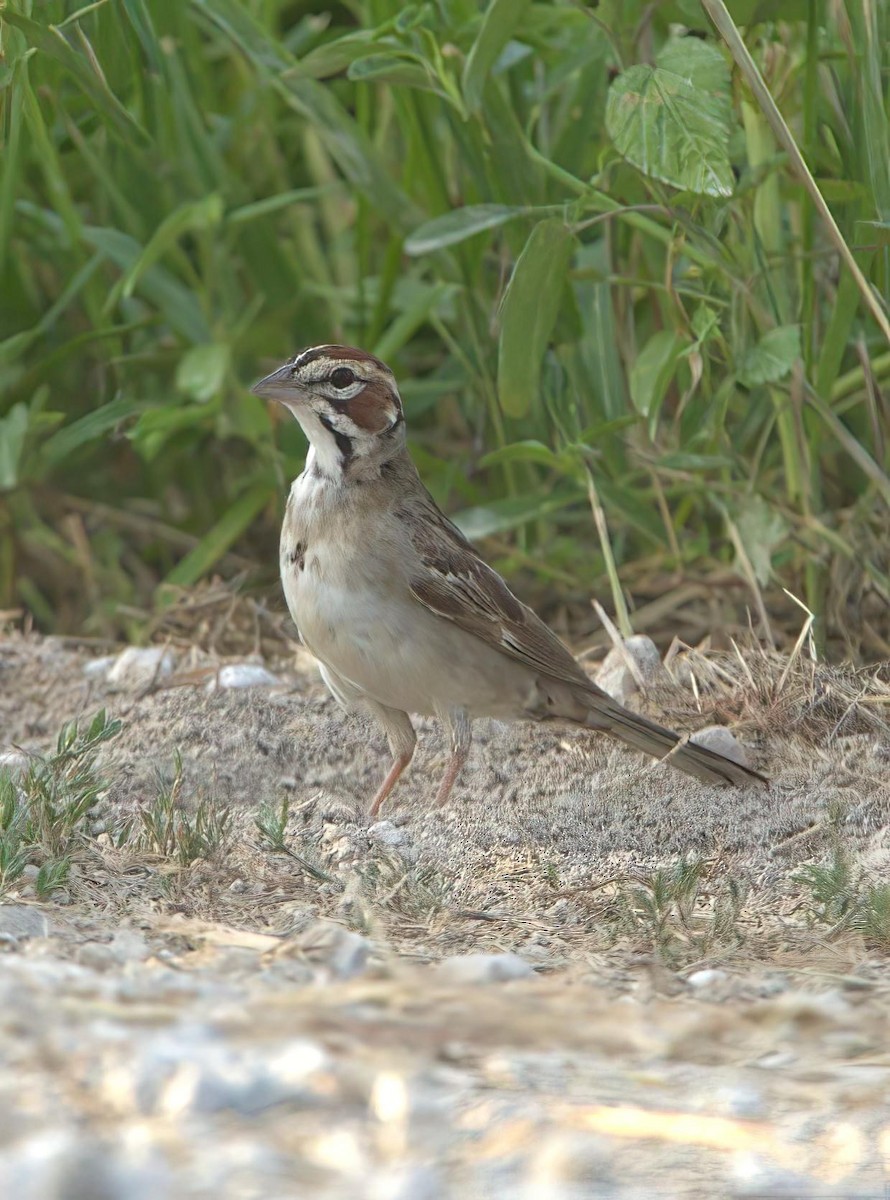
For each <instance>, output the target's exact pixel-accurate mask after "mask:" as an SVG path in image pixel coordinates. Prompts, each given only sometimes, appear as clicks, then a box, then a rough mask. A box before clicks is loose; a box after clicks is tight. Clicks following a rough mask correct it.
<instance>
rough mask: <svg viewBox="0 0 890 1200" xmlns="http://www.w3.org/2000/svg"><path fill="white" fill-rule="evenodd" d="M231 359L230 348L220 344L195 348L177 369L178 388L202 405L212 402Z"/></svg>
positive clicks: (181, 360)
mask: <svg viewBox="0 0 890 1200" xmlns="http://www.w3.org/2000/svg"><path fill="white" fill-rule="evenodd" d="M229 357H230V353H229V347H228V346H226V345H223V344H222V343H220V342H210V343H208V344H207V345H203V346H193V347H192V348H191V350H189V351H188V353H186V354H185V355H183V357H182V359H180V362H179V366H178V367H177V369H176V386H177V388H178V389H179V391H181V392H183V393H184V394H185V395H186V396H190V397H191V398H192V399H193V400H197V401H199V402H200V403H204V402H206V401H207V400H212V399H213V397H214V396H215V395H216V394H217V393H218V392H219V390H220V388H221V387H222V384H223V380H224V379H225V377H226V371H227V370H228V367H229Z"/></svg>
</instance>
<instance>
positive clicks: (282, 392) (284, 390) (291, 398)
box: [250, 364, 300, 404]
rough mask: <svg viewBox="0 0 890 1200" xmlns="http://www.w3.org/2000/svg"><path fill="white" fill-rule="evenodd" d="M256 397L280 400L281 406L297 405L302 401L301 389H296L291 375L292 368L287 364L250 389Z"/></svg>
mask: <svg viewBox="0 0 890 1200" xmlns="http://www.w3.org/2000/svg"><path fill="white" fill-rule="evenodd" d="M250 390H251V391H252V392H253V394H254V395H255V396H263V397H265V398H266V399H268V400H278V401H279V402H280V403H281V404H297V403H299V400H300V389H299V388H296V387H294V381H293V379H292V378H291V375H290V367H289V366H288V365H287V364H285V365H284V366H283V367H279V368H278V370H277V371H273V372H272V374H271V375H267V376H266V378H265V379H261V380H260V381H259V383H255V384H254V385H253V387H252V388H251V389H250Z"/></svg>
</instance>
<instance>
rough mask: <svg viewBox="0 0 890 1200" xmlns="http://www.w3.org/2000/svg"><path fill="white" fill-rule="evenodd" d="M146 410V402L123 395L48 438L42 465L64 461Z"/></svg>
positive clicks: (43, 452) (41, 455) (43, 447)
mask: <svg viewBox="0 0 890 1200" xmlns="http://www.w3.org/2000/svg"><path fill="white" fill-rule="evenodd" d="M144 407H145V404H144V402H143V401H140V400H134V399H133V397H132V396H119V397H118V398H117V399H116V400H112V401H111V402H110V403H109V404H103V405H102V406H101V408H96V409H94V410H93V411H92V412H90V413H86V415H85V416H83V417H79V418H78V419H77V420H76V421H72V422H71V423H70V424H68V425H64V426H63V427H62V428H61V429H59V430H57V432H56V433H54V434H53V435H52V437H50V438H47V440H46V441H45V442H44V443H43V446H42V447H41V449H40V459H41V462H42V463H43V465H44V466H45V467H53V466H55V465H56V464H57V463H60V462H64V461H65V459H66V458H67V457H68V455H69V454H71V453H72V452H73V451H74V450H77V449H78V447H80V446H84V445H86V443H87V442H94V441H96V439H97V438H100V437H103V436H104V434H106V433H107V432H108V431H109V429H114V427H115V426H116V425H119V424H120V423H121V421H123V420H125V419H126V418H127V417H132V416H135V414H136V413H139V412H141V411H142V409H143V408H144Z"/></svg>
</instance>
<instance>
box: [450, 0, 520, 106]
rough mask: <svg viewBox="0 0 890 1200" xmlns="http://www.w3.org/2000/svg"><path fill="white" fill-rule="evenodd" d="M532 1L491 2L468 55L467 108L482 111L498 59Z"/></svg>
mask: <svg viewBox="0 0 890 1200" xmlns="http://www.w3.org/2000/svg"><path fill="white" fill-rule="evenodd" d="M528 6H529V0H491V3H490V4H489V6H488V8H487V9H486V12H485V16H484V17H483V18H482V28H481V29H480V30H479V34H478V36H477V38H476V40H475V42H474V43H473V45H472V47H471V49H470V53H469V54H468V55H467V62H466V66H465V67H464V77H463V93H464V99H465V101H466V104H467V108H468V109H469V110H470V112H476V111H478V110H479V109H480V108H481V107H482V93H483V92H484V90H485V83H486V80H487V79H488V76H489V73H490V72H491V68H492V67H493V66H494V64H495V61H496V60H497V57H498V55H499V54H500V52H501V51H502V50H503V48H504V46H506V44H507V42H508V41H509V40H510V38H511V37H512V36H513V32H514V30H516V29H517V28H518V27H520V26H521V24H522V20H523V18H524V17H525V13H526V10H527V8H528Z"/></svg>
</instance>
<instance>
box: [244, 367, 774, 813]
mask: <svg viewBox="0 0 890 1200" xmlns="http://www.w3.org/2000/svg"><path fill="white" fill-rule="evenodd" d="M253 391H254V393H255V394H256V395H258V396H262V397H267V398H270V399H273V400H277V401H279V402H280V403H281V404H283V405H284V406H285V407H286V408H288V409H290V411H291V413H292V414H293V415H294V417H296V419H297V421H298V422H299V423H300V425H301V426H302V428H303V432H304V433H305V434H306V437H307V439H308V441H309V452H308V455H307V458H306V464H305V469H304V471H303V473H302V474H301V475H300V476H299V477H298V478H297V479H296V480H295V481H294V483H293V485H292V487H291V490H290V496H289V499H288V502H287V509H286V512H285V517H284V524H283V528H282V531H281V553H280V561H281V581H282V585H283V588H284V595H285V598H286V600H287V605H288V608H289V609H290V613H291V616H292V617H293V620H294V623H295V624H296V627H297V630H298V632H299V636H300V639H301V641H302V642H303V643H304V644H305V645H306V647H307V648H308V649H309V650H310V651H311V653H312V654H313V655H314V656H315V658H317V659H318V662H319V664H320V667H321V674H322V677H323V678H324V681H325V683H326V684H327V686H328V688H329V689H330V691H331V693H332V694H333V696H334V697H335V699H336V700H337V701H338V703H339V704H340V705H342V706H343V707H344V708H346V709H359V710H364V712H366V713H368V714H370V715H371V716H372V717H374V718H375V719H376V721H377V722H378V723H379V725H380V726H381V728H382V729H383V731H384V733H385V734H386V737H387V740H388V742H389V748H390V751H391V753H392V765H391V766H390V768H389V771H388V773H387V775H386V777H385V778H384V780H383V782H382V783H381V784H380V787H379V788H378V790H377V793H376V795H375V796H374V798H373V801H372V803H371V807H370V812H369V815H370V816H371V817H376V816H377V814H378V812H379V810H380V806H381V805H382V804H383V802H384V801H385V800H386V798H387V796H389V794H390V792H391V791H392V789H393V787H394V786H395V784H396V782H397V781H398V779H399V776H400V775H401V774H402V772H403V771H404V770H405V768H406V767H407V766H408V764H409V762H410V761H411V758H412V755H413V754H414V748H415V745H416V741H417V738H416V734H415V732H414V727H413V725H412V723H411V716H410V714H412V713H413V714H421V715H424V716H435V717H437V718H438V719H439V720H440V721H441V722H442V723H443V725H444V726H445V729H446V730H447V732H448V735H449V737H450V742H451V755H450V758H449V760H448V763H447V766H446V768H445V772H444V775H443V777H442V780H441V783H440V785H439V789H438V793H437V796H436V800H437V803H438V804H444V803H445V802H446V801H447V799H448V797H449V796H450V794H451V790H452V788H453V787H454V783H455V780H456V779H457V777H458V775H459V774H460V771H461V768H462V767H463V765H464V763H465V762H466V760H467V756H468V754H469V750H470V741H471V729H472V722H473V720H474V719H475V718H477V717H494V718H496V719H497V720H500V721H560V722H567V723H569V724H572V725H578V726H583V727H585V728H587V729H592V730H597V731H599V732H601V733H605V734H608V735H609V736H610V737H613V738H617V739H618V740H619V741H621V742H625V743H626V744H627V745H628V746H631V747H633V749H635V750H642V751H644V752H645V753H646V754H651V755H654V756H656V757H658V758H663V757H666V756H667V759H668V761H669V762H670V765H671V766H673V767H678V768H679V769H680V770H681V771H685V772H686V773H687V774H689V775H693V776H695V777H696V778H697V779H700V780H703V781H705V782H706V783H719V784H722V783H731V784H738V785H745V784H750V783H754V782H766V780H765V779H764V777H763V776H762V775H759V774H758V773H757V772H756V771H753V770H749V769H748V768H747V767H745V766H742V765H741V764H739V763H737V762H733V761H732V760H730V759H728V758H725V757H724V756H723V755H721V754H718V753H716V752H715V751H713V750H709V749H707V748H706V747H704V746H699V745H696V744H695V743H694V742H689V741H685V740H682V739H681V738H680V737H679V735H678V734H676V733H674V732H672V731H671V730H669V729H664V728H662V727H661V726H660V725H657V724H655V723H654V722H653V721H649V720H647V719H646V718H645V717H642V716H640V715H639V714H638V713H635V712H631V711H630V710H628V709H626V708H624V707H623V706H622V705H621V704H619V703H618V702H617V701H616V700H613V699H612V697H611V696H609V695H608V694H607V693H606V692H604V691H603V690H602V688H599V687H597V685H596V684H595V683H594V682H593V681H592V680H591V679H589V678H588V677H587V675H586V674H585V672H584V671H583V670H582V669H581V667H580V666H579V665H578V663H577V662H576V661H575V659H574V657H573V656H572V654H571V653H570V652H569V650H568V649H567V648H566V647H565V646H564V645H563V643H562V642H561V641H560V640H559V638H558V637H557V636H556V635H555V634H554V633H552V632H551V631H550V630H549V629H548V628H547V626H546V625H545V624H544V623H543V621H541V620H540V618H539V617H537V616H536V614H535V613H534V612H532V610H531V609H530V608H529V607H527V605H525V604H523V603H522V602H521V601H520V600H518V599H517V598H516V596H514V595H513V593H512V592H511V591H510V589H509V588H508V587H507V584H506V583H505V582H504V580H503V579H502V578H501V576H500V575H498V574H497V572H496V571H494V570H492V568H491V567H489V566H488V565H487V564H486V563H485V562H484V561H483V560H482V559H481V558H480V557H479V555H478V554H477V553H476V551H475V549H474V548H473V546H472V545H471V544H470V543H469V542H468V541H467V539H466V538H465V537H464V536H463V534H462V533H461V532H460V530H459V529H458V528H457V527H456V526H455V525H453V524H452V523H451V521H449V520H448V518H447V517H446V516H445V514H444V513H443V512H442V511H441V510H440V509H439V507H438V505H437V504H436V502H435V500H433V498H432V496H431V495H430V493H429V492H428V491H427V489H426V488H425V487H424V485H423V483H422V482H421V479H420V476H419V475H418V473H417V469H416V467H415V466H414V463H413V462H412V460H411V457H410V455H409V453H408V449H407V444H406V434H405V417H404V413H403V411H402V402H401V398H400V396H399V390H398V387H397V386H396V381H395V377H394V376H393V373H392V371H391V370H390V369H389V367H388V366H387V365H386V364H385V363H383V362H381V361H380V359H379V358H375V357H374V355H373V354H369V353H367V352H366V351H364V350H357V349H355V348H353V347H350V346H337V345H326V346H314V347H312V348H311V349H308V350H304V351H302V353H300V354H297V355H296V356H295V357H294V358H291V359H289V360H288V361H287V362H286V363H285V364H284V366H282V367H279V369H278V370H277V371H273V372H272V374H271V375H267V376H266V378H265V379H261V380H260V382H259V383H257V384H256V385H255V386H254V388H253Z"/></svg>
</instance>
